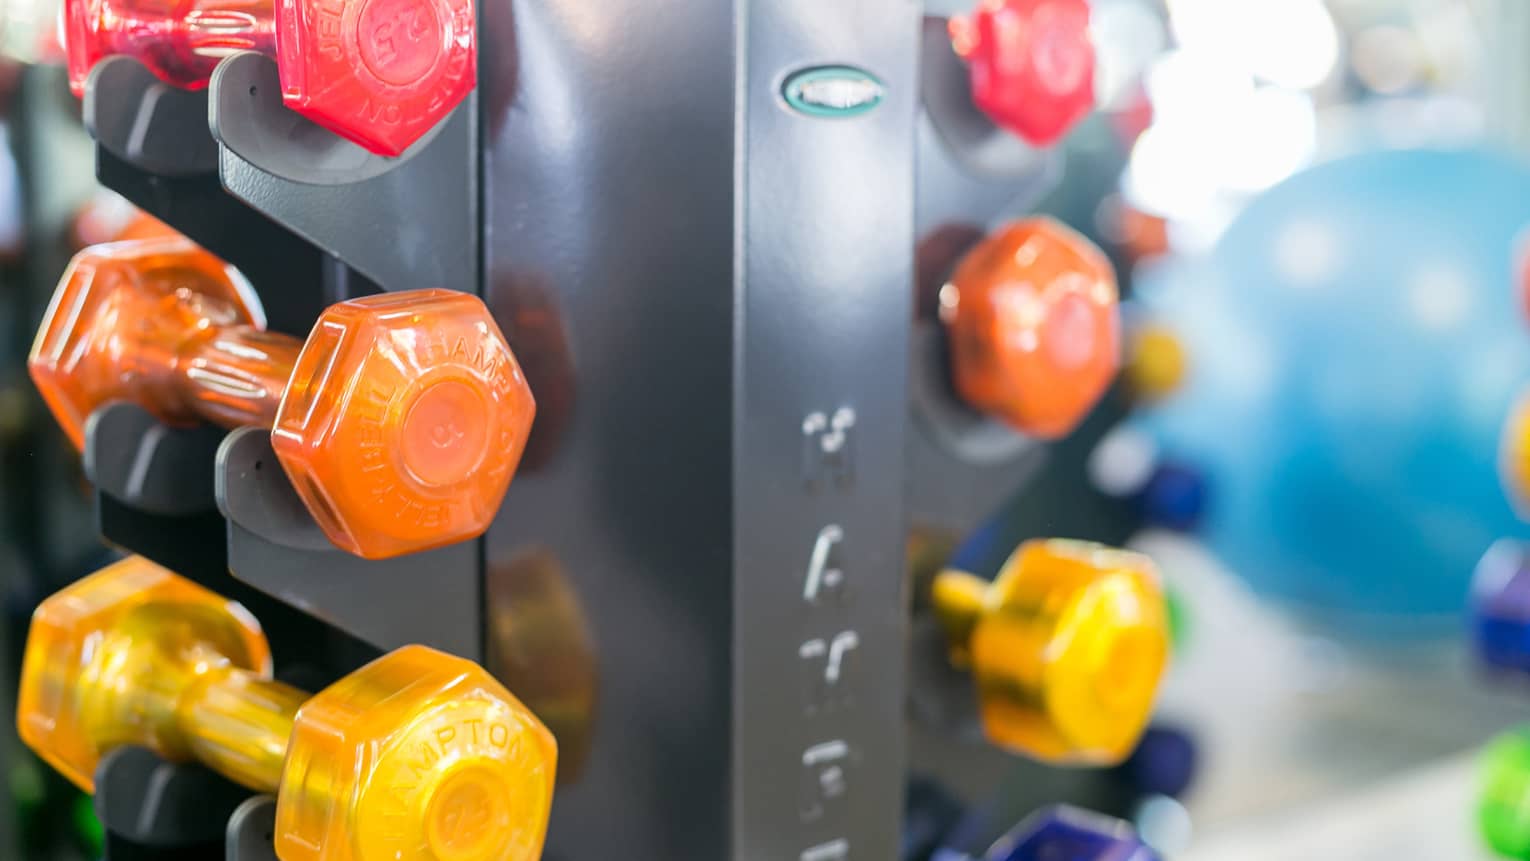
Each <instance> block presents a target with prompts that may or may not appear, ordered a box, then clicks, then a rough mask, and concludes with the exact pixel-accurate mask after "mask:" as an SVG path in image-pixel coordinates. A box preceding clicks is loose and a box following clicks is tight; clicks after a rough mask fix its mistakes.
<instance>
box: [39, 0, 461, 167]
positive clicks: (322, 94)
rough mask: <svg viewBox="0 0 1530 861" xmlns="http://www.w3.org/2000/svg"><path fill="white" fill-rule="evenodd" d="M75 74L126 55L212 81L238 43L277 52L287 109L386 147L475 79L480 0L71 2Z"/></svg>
mask: <svg viewBox="0 0 1530 861" xmlns="http://www.w3.org/2000/svg"><path fill="white" fill-rule="evenodd" d="M63 20H64V34H65V45H66V47H67V52H68V57H69V80H70V85H71V86H72V87H73V89H74V91H75V94H76V95H80V94H82V93H83V92H84V87H85V81H86V78H87V77H88V76H89V74H90V70H91V67H93V66H94V65H95V64H96V62H97V61H99V60H100V59H102V58H103V57H107V56H111V55H118V54H127V55H132V56H134V57H137V58H138V59H139V60H141V61H142V62H143V63H144V64H145V65H146V66H148V68H149V69H150V70H152V71H153V72H154V74H155V75H157V76H158V77H160V78H161V79H163V80H164V81H166V82H168V83H170V84H173V85H175V86H179V87H184V88H189V89H199V88H201V87H205V86H207V83H208V80H209V78H210V77H211V75H212V73H213V69H214V68H216V67H217V65H218V62H219V61H220V60H222V59H223V58H224V57H226V56H228V55H229V54H230V53H232V52H234V51H259V52H261V53H264V54H268V55H272V56H274V57H275V58H276V62H277V66H278V70H279V73H280V76H281V85H282V98H283V100H284V101H285V102H286V104H287V106H288V107H290V108H292V109H293V110H295V111H297V112H298V113H300V114H303V115H304V116H306V117H308V118H309V119H310V120H312V121H314V122H315V123H318V124H319V125H321V126H324V127H325V128H328V129H330V130H331V131H333V132H335V133H336V134H338V135H340V136H342V137H344V138H347V139H349V140H352V141H355V142H356V143H358V144H360V145H361V146H364V147H366V148H367V149H369V150H371V151H373V152H375V153H379V154H381V155H387V156H395V155H398V154H400V153H402V152H403V151H404V150H405V149H406V148H408V147H409V145H410V144H412V143H414V142H415V141H417V140H419V139H420V138H421V137H422V136H423V135H424V134H425V133H426V132H428V131H429V130H430V129H432V128H434V127H435V125H436V124H437V123H439V122H440V121H441V120H442V119H443V118H444V117H446V115H447V114H449V113H451V111H452V109H454V108H455V107H456V106H457V105H458V103H460V102H461V101H462V100H463V98H465V97H466V96H467V94H468V93H469V92H470V91H471V90H472V89H473V87H474V86H475V85H476V83H477V73H478V72H477V70H478V60H477V35H476V28H475V22H474V12H473V3H472V0H279V2H272V0H259V2H255V3H251V2H248V0H192V2H187V3H177V4H166V3H160V2H155V0H65V4H64V18H63Z"/></svg>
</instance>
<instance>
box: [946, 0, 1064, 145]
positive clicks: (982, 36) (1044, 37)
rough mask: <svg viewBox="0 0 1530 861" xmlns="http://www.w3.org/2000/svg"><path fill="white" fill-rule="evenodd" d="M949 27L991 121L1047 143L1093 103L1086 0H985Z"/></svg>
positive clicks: (976, 97)
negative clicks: (970, 13) (969, 13)
mask: <svg viewBox="0 0 1530 861" xmlns="http://www.w3.org/2000/svg"><path fill="white" fill-rule="evenodd" d="M950 31H951V44H952V46H953V47H955V49H956V53H957V54H959V55H961V56H962V57H963V58H964V59H966V61H967V63H968V64H969V66H970V68H971V73H972V100H973V102H974V103H975V104H976V105H977V106H978V108H979V109H980V110H982V111H983V113H985V114H987V115H988V117H989V119H991V120H993V122H994V125H997V126H999V127H1000V128H1002V129H1007V130H1008V131H1011V132H1013V133H1015V134H1017V135H1019V136H1021V137H1022V138H1024V139H1025V140H1026V141H1027V142H1029V143H1031V144H1034V145H1036V146H1045V145H1047V144H1051V143H1054V142H1056V141H1057V140H1058V139H1059V138H1061V137H1062V136H1063V135H1065V134H1067V133H1068V130H1069V129H1071V128H1073V126H1074V125H1075V124H1076V123H1077V122H1078V121H1079V120H1081V119H1083V118H1084V117H1085V116H1086V115H1087V114H1088V113H1089V111H1090V110H1091V109H1092V108H1093V107H1094V43H1093V42H1091V41H1090V38H1089V4H1088V2H1087V0H982V2H981V3H979V5H978V7H977V9H975V10H974V11H973V13H972V15H971V16H968V17H957V18H952V19H951V20H950Z"/></svg>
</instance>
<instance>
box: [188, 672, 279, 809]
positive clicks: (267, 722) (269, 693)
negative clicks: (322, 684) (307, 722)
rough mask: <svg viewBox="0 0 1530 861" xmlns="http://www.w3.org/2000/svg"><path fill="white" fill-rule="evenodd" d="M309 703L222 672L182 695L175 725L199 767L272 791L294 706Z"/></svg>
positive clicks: (270, 683)
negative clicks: (204, 766) (200, 764)
mask: <svg viewBox="0 0 1530 861" xmlns="http://www.w3.org/2000/svg"><path fill="white" fill-rule="evenodd" d="M308 698H309V694H308V693H307V692H305V691H300V690H298V689H297V688H294V687H292V686H291V685H287V684H283V683H282V682H278V681H275V680H274V679H268V678H264V677H262V676H260V675H258V674H256V673H251V672H249V671H248V670H240V669H233V668H222V669H218V670H213V671H211V672H207V673H203V674H202V676H201V677H200V678H199V680H198V681H197V683H196V684H195V685H193V686H192V687H191V688H190V689H188V690H187V691H185V693H183V694H182V695H181V697H180V702H179V703H178V704H177V706H176V723H177V724H178V725H179V728H180V731H181V735H182V737H183V738H184V739H185V742H186V746H187V747H188V748H189V752H190V753H191V755H192V756H193V757H194V758H195V759H196V760H197V761H198V762H200V763H202V764H203V765H206V766H207V767H208V768H211V769H212V770H213V771H216V772H218V773H219V774H221V775H223V776H224V777H227V778H228V779H230V780H232V781H234V782H236V783H239V784H242V785H244V786H247V787H249V788H250V789H253V790H255V791H257V792H275V791H276V788H277V786H278V784H280V783H281V779H282V763H283V762H284V761H285V759H286V756H287V742H288V740H289V739H290V738H291V737H292V728H293V725H294V722H295V721H296V719H297V712H298V707H299V706H301V705H302V704H303V702H304V701H305V700H307V699H308ZM164 752H165V751H161V753H164Z"/></svg>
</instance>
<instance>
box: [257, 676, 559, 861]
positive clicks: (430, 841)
mask: <svg viewBox="0 0 1530 861" xmlns="http://www.w3.org/2000/svg"><path fill="white" fill-rule="evenodd" d="M556 771H557V744H556V743H555V742H554V741H553V737H552V733H550V732H548V730H547V728H546V727H544V726H542V724H541V723H540V722H539V721H538V720H537V719H536V718H535V717H533V716H532V714H531V712H530V711H528V710H527V709H526V708H525V707H524V706H523V705H521V703H520V701H519V700H517V699H516V698H515V697H513V696H511V695H510V693H509V692H508V691H506V690H505V689H504V688H503V687H502V686H501V685H500V684H499V683H498V682H496V681H494V680H493V678H491V677H490V676H489V675H488V673H486V672H484V671H483V670H482V669H480V668H479V667H478V666H477V665H476V664H474V663H472V662H471V661H466V660H463V659H461V658H455V657H452V656H450V655H445V654H442V653H440V652H437V651H434V650H432V649H427V648H425V647H424V646H406V647H404V648H402V649H399V650H397V651H394V652H392V653H390V654H388V655H385V656H383V657H382V658H379V659H378V660H376V661H373V662H372V663H371V664H368V665H367V666H365V667H363V668H361V669H360V670H357V671H356V672H355V673H352V674H351V675H349V676H347V677H346V678H344V679H341V680H340V681H339V682H336V683H335V684H333V685H331V686H330V687H329V688H327V689H325V690H324V691H323V692H321V693H320V694H318V695H317V696H315V697H314V698H313V699H311V700H309V701H308V702H307V703H305V704H304V705H303V708H302V710H301V711H300V712H299V713H298V716H297V725H296V728H295V730H294V732H293V735H292V746H291V753H290V755H289V756H288V759H287V769H286V772H285V773H284V775H283V780H282V784H281V788H280V790H279V791H278V793H277V808H276V851H277V854H278V855H280V856H281V858H282V859H283V861H382V859H396V861H414V859H418V861H535V859H537V858H540V857H541V853H542V841H543V838H544V836H545V833H546V827H547V817H548V813H549V810H550V808H551V805H552V794H553V780H554V777H555V774H556Z"/></svg>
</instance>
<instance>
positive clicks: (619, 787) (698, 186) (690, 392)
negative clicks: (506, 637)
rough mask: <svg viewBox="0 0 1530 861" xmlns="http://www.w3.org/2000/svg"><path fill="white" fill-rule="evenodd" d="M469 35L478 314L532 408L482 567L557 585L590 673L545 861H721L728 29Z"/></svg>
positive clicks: (717, 16) (519, 28)
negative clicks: (585, 740) (548, 564)
mask: <svg viewBox="0 0 1530 861" xmlns="http://www.w3.org/2000/svg"><path fill="white" fill-rule="evenodd" d="M480 20H481V22H482V23H481V30H480V44H481V45H483V49H484V57H483V61H482V65H481V72H480V86H479V98H480V100H481V103H482V105H483V112H482V115H483V122H484V130H485V166H484V171H485V173H484V189H485V191H484V213H485V219H486V223H485V232H486V237H487V238H486V267H485V268H486V273H487V275H486V298H487V300H488V302H489V305H490V307H491V308H492V309H493V310H494V312H495V315H496V317H497V318H498V320H499V321H500V324H501V326H502V327H503V328H504V329H505V331H506V335H507V338H508V340H509V341H510V343H511V346H512V347H514V348H515V349H516V351H517V353H518V355H519V356H520V358H521V360H522V364H523V367H524V368H525V369H526V373H527V376H528V380H529V381H530V383H531V385H532V389H533V391H534V392H535V393H536V397H537V402H538V418H537V428H536V430H535V431H534V432H533V440H532V443H531V449H529V451H530V450H535V451H537V452H538V455H537V457H535V458H532V457H531V456H530V455H529V454H528V459H527V460H528V462H527V463H526V464H524V465H523V466H522V469H521V471H520V473H519V474H518V475H517V476H516V479H515V482H514V483H513V484H512V485H511V487H510V491H509V494H508V496H507V497H506V500H505V504H504V507H503V509H502V510H501V512H500V515H499V517H498V519H497V520H496V522H495V524H494V527H493V528H492V529H491V531H490V533H489V540H488V543H487V548H486V554H487V559H486V566H487V568H488V569H489V570H490V571H496V570H501V569H503V568H504V567H505V566H510V565H513V564H514V560H516V559H518V558H522V557H523V556H524V555H525V554H527V553H539V554H543V555H545V556H546V557H549V558H551V559H552V560H553V561H555V562H556V564H557V565H558V567H560V568H561V569H562V570H563V571H564V572H565V573H566V574H567V578H568V586H569V588H570V589H571V590H572V591H573V593H574V594H575V595H576V596H577V599H578V601H579V603H580V604H581V605H582V606H583V607H584V609H585V612H586V615H587V618H588V620H589V624H590V630H591V632H592V635H593V640H594V645H595V655H596V660H597V661H598V664H599V680H600V681H599V690H598V693H597V695H596V697H595V701H596V703H598V708H599V711H598V713H597V714H596V715H595V723H594V730H593V740H592V743H591V748H590V752H589V756H588V759H587V761H586V764H585V767H584V769H583V771H582V773H581V774H580V775H579V776H578V777H577V779H575V780H573V781H572V782H565V783H563V784H561V785H560V786H559V787H558V794H557V797H556V801H555V803H554V805H553V813H552V826H551V830H550V832H549V836H548V844H547V846H548V848H547V852H546V855H545V857H546V858H548V859H558V861H584V859H590V858H601V857H606V856H611V855H619V856H620V857H623V858H630V859H634V861H673V859H707V861H718V859H726V858H729V857H730V850H729V845H728V822H729V813H728V811H729V801H730V799H729V779H728V775H729V737H730V728H731V723H730V717H729V708H730V705H729V703H730V699H729V696H730V695H729V691H730V689H731V685H732V682H731V674H732V662H731V642H732V634H731V626H732V558H731V548H732V539H731V529H732V522H733V521H732V512H731V505H732V502H731V500H732V497H731V493H730V483H729V479H730V474H731V457H730V452H731V439H730V426H731V411H730V404H731V398H732V394H731V389H732V372H731V367H732V362H733V355H732V332H733V291H732V280H733V276H732V264H733V258H732V241H733V233H732V218H733V164H734V162H733V158H734V151H733V144H734V137H733V117H734V108H733V85H732V77H733V76H732V70H733V39H734V20H733V12H732V7H731V5H730V4H728V3H696V2H689V0H606V2H601V3H590V2H588V0H513V2H512V0H486V2H484V3H483V5H482V6H481V19H480ZM496 603H498V602H497V601H496V600H495V599H494V598H493V597H491V599H490V601H489V605H490V606H494V605H495V604H496ZM490 626H491V629H492V626H493V622H492V620H491V622H490ZM490 651H491V652H493V651H494V650H493V649H490Z"/></svg>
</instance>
